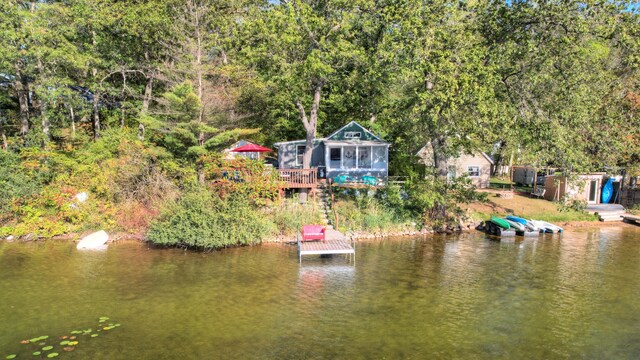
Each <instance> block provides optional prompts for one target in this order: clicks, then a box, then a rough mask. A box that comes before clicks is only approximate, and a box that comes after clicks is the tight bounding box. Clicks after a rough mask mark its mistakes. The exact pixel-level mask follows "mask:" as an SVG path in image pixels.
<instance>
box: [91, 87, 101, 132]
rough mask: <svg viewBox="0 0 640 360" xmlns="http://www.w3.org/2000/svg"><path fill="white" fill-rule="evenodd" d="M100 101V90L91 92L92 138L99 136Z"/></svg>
mask: <svg viewBox="0 0 640 360" xmlns="http://www.w3.org/2000/svg"><path fill="white" fill-rule="evenodd" d="M99 102H100V91H96V92H95V94H93V140H98V139H99V138H100V110H99V106H98V103H99Z"/></svg>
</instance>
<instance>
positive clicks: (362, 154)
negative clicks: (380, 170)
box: [358, 146, 371, 169]
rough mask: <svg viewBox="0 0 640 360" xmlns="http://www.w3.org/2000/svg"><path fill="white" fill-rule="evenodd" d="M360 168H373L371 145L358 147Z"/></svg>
mask: <svg viewBox="0 0 640 360" xmlns="http://www.w3.org/2000/svg"><path fill="white" fill-rule="evenodd" d="M358 169H371V146H360V147H358Z"/></svg>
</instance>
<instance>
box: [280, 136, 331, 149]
mask: <svg viewBox="0 0 640 360" xmlns="http://www.w3.org/2000/svg"><path fill="white" fill-rule="evenodd" d="M324 140H325V138H315V139H313V144H314V145H315V144H318V143H321V142H323V141H324ZM306 142H307V140H306V139H302V140H290V141H279V142H277V143H273V147H275V148H277V147H280V146H282V145H288V144H295V143H299V144H304V143H306Z"/></svg>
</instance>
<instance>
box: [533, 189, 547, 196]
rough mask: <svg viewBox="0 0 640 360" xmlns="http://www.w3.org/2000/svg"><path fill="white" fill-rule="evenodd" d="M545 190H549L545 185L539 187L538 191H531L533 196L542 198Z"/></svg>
mask: <svg viewBox="0 0 640 360" xmlns="http://www.w3.org/2000/svg"><path fill="white" fill-rule="evenodd" d="M545 191H547V189H545V188H543V187H537V188H536V191H534V192H532V193H531V196H535V197H537V198H541V197H543V196H544V193H545Z"/></svg>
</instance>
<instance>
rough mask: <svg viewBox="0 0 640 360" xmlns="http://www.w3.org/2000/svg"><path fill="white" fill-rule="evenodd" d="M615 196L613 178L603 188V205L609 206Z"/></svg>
mask: <svg viewBox="0 0 640 360" xmlns="http://www.w3.org/2000/svg"><path fill="white" fill-rule="evenodd" d="M612 196H613V178H609V179H608V180H607V182H606V183H604V186H603V187H602V203H603V204H608V203H609V202H610V201H611V197H612Z"/></svg>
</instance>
